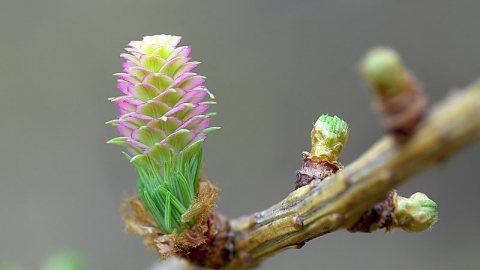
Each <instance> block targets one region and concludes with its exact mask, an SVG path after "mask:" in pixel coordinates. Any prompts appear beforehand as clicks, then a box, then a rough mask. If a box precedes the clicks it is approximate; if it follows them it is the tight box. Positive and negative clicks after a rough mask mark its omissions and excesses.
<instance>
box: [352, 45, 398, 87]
mask: <svg viewBox="0 0 480 270" xmlns="http://www.w3.org/2000/svg"><path fill="white" fill-rule="evenodd" d="M360 68H361V72H362V75H363V76H364V78H365V80H366V81H367V83H368V84H370V86H371V87H372V88H373V89H375V91H377V94H379V95H381V96H394V95H396V94H398V93H399V92H401V91H403V76H404V73H405V68H404V65H403V62H402V59H401V58H400V56H399V55H398V53H397V52H396V51H395V50H393V49H391V48H388V47H378V48H375V49H372V50H371V51H370V52H368V53H367V55H366V56H365V57H364V59H363V61H362V63H361V65H360Z"/></svg>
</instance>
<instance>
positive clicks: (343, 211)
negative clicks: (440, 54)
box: [226, 81, 480, 269]
mask: <svg viewBox="0 0 480 270" xmlns="http://www.w3.org/2000/svg"><path fill="white" fill-rule="evenodd" d="M479 138H480V81H479V82H476V83H474V84H472V85H471V86H470V87H468V89H467V90H464V91H456V92H453V93H451V94H450V95H449V97H448V98H447V99H446V100H445V101H443V102H441V103H439V104H437V105H436V106H435V107H433V108H432V109H431V111H430V113H429V115H428V116H427V117H425V118H424V119H423V120H422V122H421V123H420V124H419V126H418V129H417V130H416V133H415V134H414V135H413V136H412V137H411V138H410V139H409V140H408V142H406V143H405V144H403V145H400V144H398V143H396V142H395V139H394V137H393V136H391V135H387V136H385V137H383V138H382V139H380V140H379V141H378V142H377V143H376V144H374V145H373V146H372V147H371V148H370V149H369V150H368V151H366V152H365V153H364V154H363V155H362V156H360V157H359V158H358V159H357V160H356V161H354V162H353V163H352V164H350V165H349V166H347V167H345V169H343V170H341V171H339V172H338V173H337V174H335V175H333V176H331V177H329V178H327V179H325V180H323V181H321V182H320V181H313V182H312V183H311V184H310V185H307V186H304V187H302V188H299V189H298V190H296V191H294V192H292V193H290V194H289V195H288V196H287V197H286V198H285V199H284V200H282V201H281V202H279V203H277V204H276V205H274V206H272V207H271V208H269V209H267V210H265V211H262V212H259V213H256V214H253V215H251V216H246V217H240V218H237V219H234V220H232V221H231V225H232V228H233V230H234V232H235V235H236V237H235V252H236V254H235V257H234V259H233V260H232V261H231V262H230V263H229V264H228V265H227V267H226V268H227V269H243V268H250V267H255V266H256V265H258V264H260V263H261V262H262V261H263V260H265V259H266V258H268V257H270V256H272V255H274V254H276V253H278V252H280V251H283V250H285V249H290V248H301V247H302V246H303V245H304V244H305V243H306V242H308V241H309V240H311V239H313V238H316V237H318V236H321V235H324V234H327V233H330V232H333V231H335V230H338V229H345V228H349V227H351V226H352V225H353V224H354V223H355V222H356V221H357V220H358V219H359V217H360V216H361V215H362V214H363V213H364V212H365V211H366V210H368V209H369V208H370V207H372V205H373V204H374V203H376V202H378V201H380V200H382V199H384V198H385V196H386V194H387V192H388V191H389V190H391V189H392V188H394V187H396V186H398V185H400V184H402V183H404V182H405V181H406V180H408V178H409V177H411V176H412V175H414V174H417V173H419V172H421V171H423V170H425V169H426V168H428V167H430V166H431V165H434V164H436V163H438V162H440V161H442V160H444V159H445V158H446V157H448V156H450V155H452V154H453V153H455V152H456V151H458V150H460V149H462V148H463V147H465V146H467V145H469V144H471V143H473V142H474V141H476V140H478V139H479Z"/></svg>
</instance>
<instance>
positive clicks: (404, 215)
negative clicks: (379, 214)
mask: <svg viewBox="0 0 480 270" xmlns="http://www.w3.org/2000/svg"><path fill="white" fill-rule="evenodd" d="M395 218H396V219H397V222H398V225H397V227H401V228H402V229H403V230H405V231H407V232H421V231H424V230H426V229H429V228H430V227H432V226H433V224H435V223H436V222H437V220H438V215H437V204H436V203H435V202H434V201H432V200H430V199H429V198H428V197H427V195H425V194H423V193H420V192H417V193H415V194H413V195H412V196H411V197H410V198H404V197H400V196H398V197H397V200H396V206H395Z"/></svg>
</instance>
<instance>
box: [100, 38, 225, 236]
mask: <svg viewBox="0 0 480 270" xmlns="http://www.w3.org/2000/svg"><path fill="white" fill-rule="evenodd" d="M180 39H181V37H178V36H171V35H156V36H147V37H144V38H143V40H142V41H132V42H130V44H129V48H126V51H127V52H128V53H124V54H122V55H121V57H122V58H124V59H125V60H126V62H125V63H124V64H123V73H118V74H115V75H116V76H117V77H118V78H119V80H118V88H119V89H120V91H122V92H123V93H124V95H123V96H119V97H116V98H112V99H111V101H112V102H115V104H116V105H117V106H118V107H119V108H120V115H119V117H118V119H115V120H112V121H109V122H108V123H109V124H112V125H115V126H117V127H118V130H119V132H120V135H121V137H117V138H114V139H112V140H110V141H109V142H108V143H111V144H117V145H122V146H125V147H127V148H128V154H127V153H124V154H125V156H126V157H127V158H128V159H129V160H130V162H132V163H134V164H135V166H136V172H137V176H138V182H137V184H138V191H139V196H140V198H141V200H142V202H143V203H144V205H145V206H146V207H147V209H148V210H149V211H150V213H151V214H152V216H153V217H154V218H155V220H156V221H157V223H158V225H159V227H160V229H162V231H163V232H164V233H166V234H169V233H172V232H173V231H174V230H176V231H177V232H181V231H182V230H183V229H185V228H188V227H191V226H192V225H194V224H195V221H194V220H191V221H189V222H187V223H186V224H182V222H181V221H180V220H181V215H182V214H183V213H185V211H186V210H187V208H188V207H189V205H190V204H191V203H192V202H193V201H194V200H195V196H196V193H197V188H198V176H199V171H200V164H201V159H202V143H203V141H204V139H205V138H206V135H207V134H208V133H209V132H211V131H213V130H216V129H218V128H217V127H208V124H209V121H210V118H209V117H210V116H211V115H213V113H205V111H206V110H207V109H208V108H209V106H210V105H211V104H214V102H212V101H202V100H203V99H204V97H205V96H206V95H207V94H210V93H209V92H208V90H207V89H206V88H205V87H204V86H203V85H202V84H203V82H204V77H202V76H200V75H198V74H197V73H195V72H192V70H193V69H194V68H195V67H196V66H197V65H198V64H199V62H194V61H190V60H191V58H189V57H188V55H189V53H190V50H191V48H190V47H187V46H182V47H177V44H178V43H179V42H180ZM210 96H211V97H213V96H212V95H210Z"/></svg>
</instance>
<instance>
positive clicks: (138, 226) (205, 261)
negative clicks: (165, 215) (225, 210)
mask: <svg viewBox="0 0 480 270" xmlns="http://www.w3.org/2000/svg"><path fill="white" fill-rule="evenodd" d="M217 197H218V188H216V187H215V186H213V185H212V184H211V183H210V182H209V181H208V180H207V179H206V178H205V177H204V176H201V177H200V179H199V188H198V193H197V198H196V199H195V201H194V202H193V203H192V204H191V205H190V207H189V208H188V209H187V212H186V213H185V214H183V215H182V221H189V220H191V219H192V218H194V219H195V220H196V224H195V225H194V226H193V227H192V228H189V229H185V230H184V231H183V232H182V233H180V234H178V233H177V232H176V231H174V232H173V233H172V234H167V235H165V234H163V233H162V231H161V230H160V229H159V228H158V226H157V224H156V222H155V220H154V219H153V217H152V215H151V214H150V212H149V211H148V210H147V208H146V207H145V206H144V205H143V203H142V201H141V200H140V197H139V196H133V197H130V198H127V199H126V200H125V201H124V203H123V205H122V208H121V209H122V213H123V219H124V220H125V225H126V226H125V230H126V231H128V232H133V233H136V234H139V235H140V236H142V237H143V242H144V244H145V246H146V247H147V249H148V250H156V251H157V252H158V254H159V256H160V258H161V259H166V258H168V256H170V255H172V254H175V255H178V256H180V257H183V258H186V259H188V260H189V261H190V262H192V263H195V264H197V265H200V266H204V267H210V268H218V267H221V265H224V264H226V263H227V262H228V261H229V260H231V258H232V257H233V233H232V231H231V228H230V225H229V223H228V220H227V219H226V218H225V217H223V216H222V215H220V214H219V213H217V212H215V211H212V208H213V207H214V206H215V200H216V198H217Z"/></svg>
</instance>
